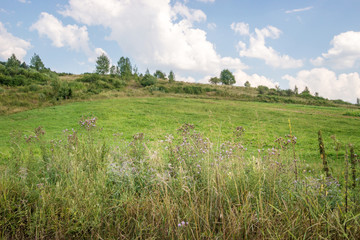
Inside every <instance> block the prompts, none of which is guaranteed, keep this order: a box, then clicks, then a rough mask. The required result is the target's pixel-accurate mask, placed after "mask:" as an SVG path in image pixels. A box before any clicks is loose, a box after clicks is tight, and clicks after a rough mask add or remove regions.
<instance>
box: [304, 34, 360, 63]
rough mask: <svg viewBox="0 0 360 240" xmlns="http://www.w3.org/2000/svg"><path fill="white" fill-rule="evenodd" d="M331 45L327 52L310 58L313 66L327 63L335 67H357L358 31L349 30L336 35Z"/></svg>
mask: <svg viewBox="0 0 360 240" xmlns="http://www.w3.org/2000/svg"><path fill="white" fill-rule="evenodd" d="M331 45H332V48H331V49H329V50H328V52H327V53H323V54H322V55H321V57H317V58H316V59H315V60H311V63H312V64H314V65H315V66H320V65H326V64H328V65H330V66H332V67H333V68H335V69H346V68H352V67H359V65H357V64H358V63H359V60H360V32H354V31H349V32H344V33H341V34H339V35H336V36H335V37H334V38H333V39H332V41H331Z"/></svg>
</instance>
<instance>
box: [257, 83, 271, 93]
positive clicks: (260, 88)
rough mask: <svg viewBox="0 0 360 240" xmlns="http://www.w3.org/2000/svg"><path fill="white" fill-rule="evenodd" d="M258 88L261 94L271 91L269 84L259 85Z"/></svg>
mask: <svg viewBox="0 0 360 240" xmlns="http://www.w3.org/2000/svg"><path fill="white" fill-rule="evenodd" d="M257 90H258V92H259V94H266V93H267V92H268V91H269V88H268V87H267V86H262V85H259V86H258V87H257Z"/></svg>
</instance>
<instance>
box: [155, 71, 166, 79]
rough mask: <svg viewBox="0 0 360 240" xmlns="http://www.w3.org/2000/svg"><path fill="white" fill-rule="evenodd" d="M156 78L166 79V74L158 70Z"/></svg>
mask: <svg viewBox="0 0 360 240" xmlns="http://www.w3.org/2000/svg"><path fill="white" fill-rule="evenodd" d="M154 77H156V78H160V79H165V78H166V74H165V73H163V72H162V71H160V70H156V72H155V73H154Z"/></svg>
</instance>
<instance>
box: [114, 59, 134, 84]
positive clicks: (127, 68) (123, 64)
mask: <svg viewBox="0 0 360 240" xmlns="http://www.w3.org/2000/svg"><path fill="white" fill-rule="evenodd" d="M117 64H118V68H119V70H120V76H121V77H122V78H124V79H126V80H129V79H130V77H131V76H132V67H131V62H130V59H129V58H125V57H121V58H120V59H119V61H118V62H117Z"/></svg>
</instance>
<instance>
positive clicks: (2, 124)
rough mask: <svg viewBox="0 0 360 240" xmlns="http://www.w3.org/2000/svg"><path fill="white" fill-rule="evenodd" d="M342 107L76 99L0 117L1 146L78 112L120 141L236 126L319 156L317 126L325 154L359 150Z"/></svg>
mask: <svg viewBox="0 0 360 240" xmlns="http://www.w3.org/2000/svg"><path fill="white" fill-rule="evenodd" d="M346 112H347V110H346V109H343V108H334V107H317V106H302V105H287V104H274V103H257V102H242V101H230V100H206V99H190V98H156V97H155V98H120V99H110V100H101V101H91V102H77V103H71V104H67V105H62V106H55V107H47V108H39V109H35V110H30V111H26V112H21V113H16V114H12V115H8V116H1V117H0V145H1V146H2V150H3V151H5V149H6V148H7V146H9V145H8V141H9V139H10V137H9V134H10V132H11V131H14V130H16V131H21V132H23V134H28V135H29V134H31V132H32V131H33V130H34V129H35V128H36V127H38V126H43V127H44V129H45V131H46V132H47V134H46V136H47V138H48V139H56V138H57V137H58V136H59V135H61V134H62V131H63V130H64V129H71V128H74V129H77V128H78V127H79V124H78V121H79V119H80V118H81V116H82V115H89V114H92V115H94V116H96V117H97V118H98V125H99V126H100V127H102V128H103V131H102V136H103V137H107V138H110V137H111V136H112V135H113V134H119V133H120V134H122V135H123V138H124V139H127V140H129V139H131V137H132V136H133V135H134V134H136V133H139V132H142V133H144V134H145V136H146V137H147V138H148V139H149V140H150V141H153V140H159V139H163V138H164V136H165V135H166V134H174V133H175V132H176V130H177V129H178V128H179V126H181V125H182V124H183V123H191V124H194V125H195V126H196V129H197V130H198V131H200V132H203V133H204V134H206V135H207V136H209V137H210V138H217V139H218V138H219V137H220V139H218V140H221V138H222V139H227V138H228V137H229V136H230V135H231V134H232V132H233V131H234V129H235V128H236V127H237V126H243V127H244V128H245V129H246V131H245V134H244V140H245V143H246V144H247V145H248V146H249V147H250V148H251V149H253V150H254V149H255V150H256V149H258V148H259V149H262V148H269V147H272V146H273V145H274V140H275V139H276V138H277V137H284V136H285V135H287V134H288V133H289V123H288V120H289V119H290V120H291V126H292V131H293V135H295V136H296V137H297V138H298V144H297V149H299V150H300V149H301V151H300V152H299V154H300V155H301V159H304V160H307V161H315V160H316V159H318V143H317V131H318V130H322V131H323V135H324V139H325V142H326V146H325V147H326V148H327V150H328V151H329V153H330V154H333V151H332V140H331V139H330V137H331V136H332V135H336V138H337V139H338V140H339V141H341V142H342V143H350V142H351V143H353V144H355V146H356V149H359V145H360V139H359V138H358V136H360V121H359V118H356V117H349V116H344V113H346Z"/></svg>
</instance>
